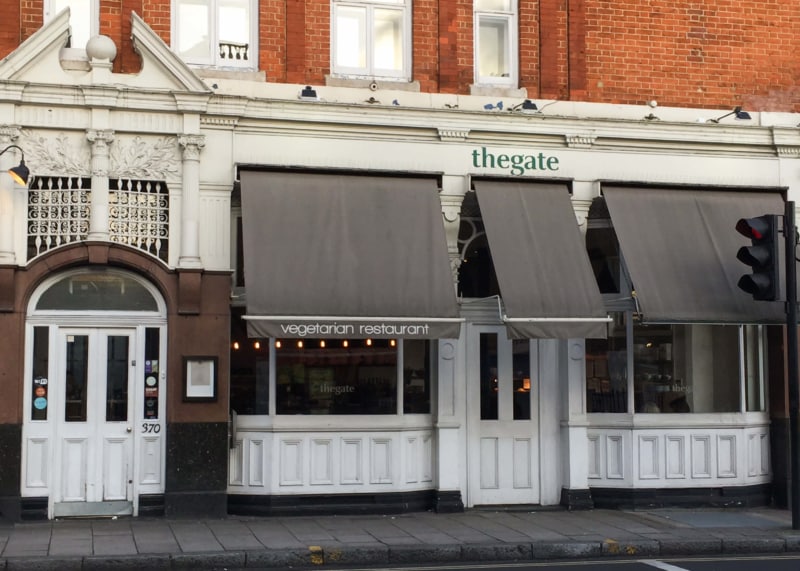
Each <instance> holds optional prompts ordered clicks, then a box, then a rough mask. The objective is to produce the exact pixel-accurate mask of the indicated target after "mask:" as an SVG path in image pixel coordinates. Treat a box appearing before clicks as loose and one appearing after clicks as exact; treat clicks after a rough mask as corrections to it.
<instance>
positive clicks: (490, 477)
mask: <svg viewBox="0 0 800 571" xmlns="http://www.w3.org/2000/svg"><path fill="white" fill-rule="evenodd" d="M498 454H499V450H498V442H497V438H481V456H480V462H481V489H482V490H494V489H497V488H498V485H499V481H500V477H499V474H498V473H497V464H498Z"/></svg>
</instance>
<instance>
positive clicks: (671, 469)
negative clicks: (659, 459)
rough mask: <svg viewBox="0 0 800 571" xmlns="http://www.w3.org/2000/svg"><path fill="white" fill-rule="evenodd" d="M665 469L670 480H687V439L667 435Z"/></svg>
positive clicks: (678, 435) (665, 440)
mask: <svg viewBox="0 0 800 571" xmlns="http://www.w3.org/2000/svg"><path fill="white" fill-rule="evenodd" d="M664 454H665V456H666V460H665V468H666V477H667V478H668V479H685V478H686V437H685V436H684V435H682V434H667V435H666V436H665V439H664Z"/></svg>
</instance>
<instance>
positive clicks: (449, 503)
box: [433, 491, 464, 514]
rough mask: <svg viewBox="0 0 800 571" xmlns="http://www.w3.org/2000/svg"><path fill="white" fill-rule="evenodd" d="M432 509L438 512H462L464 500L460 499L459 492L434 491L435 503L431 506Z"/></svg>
mask: <svg viewBox="0 0 800 571" xmlns="http://www.w3.org/2000/svg"><path fill="white" fill-rule="evenodd" d="M433 509H434V510H436V513H440V514H449V513H459V512H463V511H464V502H463V501H462V500H461V492H458V491H450V492H447V491H438V492H436V504H435V505H434V506H433Z"/></svg>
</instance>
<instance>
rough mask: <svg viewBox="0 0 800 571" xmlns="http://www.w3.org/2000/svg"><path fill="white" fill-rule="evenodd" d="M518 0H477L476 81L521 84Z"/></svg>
mask: <svg viewBox="0 0 800 571" xmlns="http://www.w3.org/2000/svg"><path fill="white" fill-rule="evenodd" d="M516 28H517V3H516V0H475V82H476V83H478V84H481V85H500V86H507V87H516V86H517V56H516V51H517V34H516Z"/></svg>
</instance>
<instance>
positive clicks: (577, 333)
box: [474, 180, 608, 339]
mask: <svg viewBox="0 0 800 571" xmlns="http://www.w3.org/2000/svg"><path fill="white" fill-rule="evenodd" d="M474 185H475V191H476V193H477V196H478V204H479V205H480V210H481V216H482V218H483V223H484V227H485V229H486V237H487V240H488V242H489V249H490V251H491V253H492V261H493V263H494V267H495V272H496V273H497V281H498V285H499V287H500V294H501V296H502V298H503V304H504V306H505V310H506V316H504V318H505V321H506V325H507V328H508V334H509V336H510V337H514V338H556V339H558V338H575V337H590V338H591V337H598V338H604V337H605V336H606V331H607V321H608V319H607V314H606V311H605V309H604V307H603V300H602V297H601V295H600V290H599V289H598V287H597V281H596V280H595V277H594V273H593V272H592V267H591V264H590V262H589V258H588V255H587V253H586V246H585V244H584V239H583V235H582V233H581V231H580V229H579V228H578V222H577V220H576V218H575V212H574V211H573V209H572V203H571V201H570V196H569V191H568V189H567V187H566V185H562V184H541V183H526V182H511V181H509V182H501V181H477V180H476V181H475V183H474Z"/></svg>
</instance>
